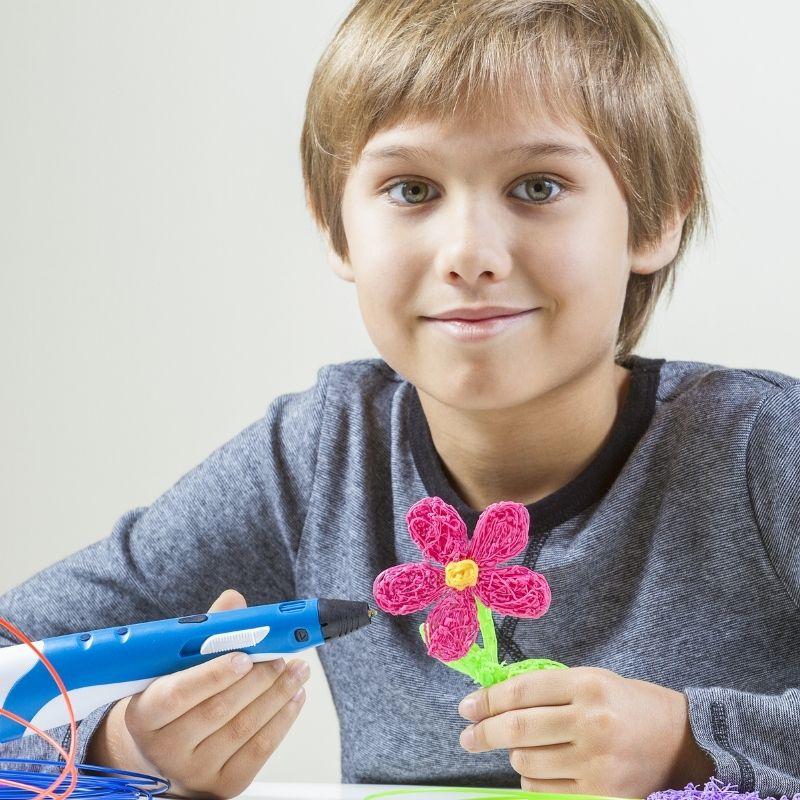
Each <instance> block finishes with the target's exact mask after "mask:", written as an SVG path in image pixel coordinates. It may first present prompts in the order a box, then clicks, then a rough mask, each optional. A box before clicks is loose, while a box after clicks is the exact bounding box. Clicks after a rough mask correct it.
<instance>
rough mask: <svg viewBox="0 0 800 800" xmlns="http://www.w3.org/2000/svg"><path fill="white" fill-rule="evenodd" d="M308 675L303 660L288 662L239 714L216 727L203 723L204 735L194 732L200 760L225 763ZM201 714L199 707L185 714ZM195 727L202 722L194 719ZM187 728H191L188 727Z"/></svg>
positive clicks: (280, 706)
mask: <svg viewBox="0 0 800 800" xmlns="http://www.w3.org/2000/svg"><path fill="white" fill-rule="evenodd" d="M303 668H305V669H303ZM308 675H309V670H308V664H306V662H305V661H302V660H299V659H298V660H293V661H290V662H289V663H288V664H287V666H286V669H284V670H283V672H282V673H281V675H280V677H278V679H277V680H276V681H275V683H274V684H273V685H272V686H271V687H270V688H268V689H267V690H266V691H264V692H262V693H261V694H259V695H258V696H257V697H256V698H254V699H253V701H252V702H251V703H250V704H249V705H246V706H244V707H243V708H242V709H241V710H240V711H239V713H237V714H230V716H229V717H228V718H227V719H226V720H225V722H224V724H217V725H216V726H215V730H209V729H208V725H207V723H206V726H205V727H206V734H205V735H203V734H200V735H199V736H198V734H197V731H196V730H195V731H193V734H194V736H193V740H194V741H197V739H198V738H199V739H202V741H200V742H199V743H198V744H197V746H196V748H195V752H196V753H197V754H198V755H199V756H200V758H201V760H202V759H203V758H208V759H210V760H211V759H213V760H214V761H216V762H218V763H220V764H224V763H225V762H226V761H227V760H228V758H230V757H231V756H232V755H233V754H234V753H235V752H236V751H237V750H239V748H241V747H242V746H243V745H244V744H245V743H246V742H247V741H248V740H249V739H251V738H252V737H253V736H254V735H256V733H257V732H258V731H259V729H260V728H262V727H264V725H265V724H266V723H267V722H269V720H270V719H272V717H274V716H275V715H276V714H278V712H280V710H281V709H282V708H283V707H284V706H285V705H286V704H287V703H288V702H289V701H290V700H291V699H292V698H293V697H294V696H295V695H296V694H297V692H298V691H299V690H300V689H301V688H302V686H303V684H304V683H305V682H306V680H308ZM235 688H236V687H232V688H231V689H228V690H227V692H225V693H224V694H223V696H222V697H223V698H225V697H226V695H230V694H231V693H232V692H233V691H234V690H235ZM226 704H227V701H226ZM203 713H204V709H203V708H202V707H200V708H197V709H195V711H193V712H192V714H189V715H187V716H188V717H195V718H197V717H202V714H203ZM194 727H195V729H197V728H201V727H203V722H202V721H201V722H195V725H194ZM188 730H191V726H189V727H188Z"/></svg>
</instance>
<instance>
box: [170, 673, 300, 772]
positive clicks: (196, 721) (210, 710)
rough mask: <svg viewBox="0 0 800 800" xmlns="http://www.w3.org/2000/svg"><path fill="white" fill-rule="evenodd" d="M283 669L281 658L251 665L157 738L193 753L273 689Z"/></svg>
mask: <svg viewBox="0 0 800 800" xmlns="http://www.w3.org/2000/svg"><path fill="white" fill-rule="evenodd" d="M285 667H286V663H285V662H284V660H283V659H282V658H279V659H275V660H273V661H264V662H261V663H256V664H253V669H252V670H250V672H249V673H248V674H247V675H245V676H244V677H243V678H242V679H241V680H240V681H236V683H234V684H233V685H231V686H229V687H228V688H227V689H225V690H224V691H222V692H220V693H219V694H215V695H213V696H212V697H209V698H208V699H207V700H204V701H203V702H202V703H200V704H199V705H197V706H195V707H194V708H191V709H189V711H187V712H186V713H185V714H183V715H182V716H180V717H178V719H176V720H173V721H172V722H171V723H170V724H169V725H167V726H166V727H164V728H162V729H160V730H159V731H158V735H159V736H162V735H163V736H168V737H169V738H170V739H171V740H175V741H180V742H182V743H183V746H184V747H185V748H186V749H187V750H189V751H193V750H195V749H196V748H197V746H198V745H199V744H200V742H202V741H203V740H204V739H206V738H207V737H208V736H211V735H212V734H214V733H215V732H216V731H218V730H220V729H221V728H223V727H225V725H227V724H228V723H229V722H230V721H231V720H232V719H233V718H234V717H236V715H237V714H239V713H241V712H242V711H243V710H244V709H246V708H247V707H248V706H249V705H250V704H251V703H253V702H254V701H255V700H257V699H258V698H259V697H260V696H261V695H262V694H263V693H264V692H267V691H269V690H271V689H273V688H274V686H275V682H276V681H277V680H278V679H279V677H280V676H281V673H282V672H283V671H284V668H285ZM264 722H266V720H262V721H261V722H260V725H263V724H264ZM260 725H259V727H260ZM253 732H255V730H254V731H253ZM251 735H252V734H251ZM210 758H211V759H212V760H215V761H217V762H218V763H222V761H224V760H225V759H220V758H219V757H217V756H215V755H214V754H210ZM225 758H227V756H225Z"/></svg>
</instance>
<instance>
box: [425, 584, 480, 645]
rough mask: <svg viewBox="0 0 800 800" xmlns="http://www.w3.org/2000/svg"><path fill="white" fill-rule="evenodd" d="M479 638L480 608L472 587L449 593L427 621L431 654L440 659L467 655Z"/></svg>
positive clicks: (427, 640)
mask: <svg viewBox="0 0 800 800" xmlns="http://www.w3.org/2000/svg"><path fill="white" fill-rule="evenodd" d="M477 638H478V609H477V607H476V605H475V597H474V595H473V593H472V590H471V589H465V590H464V591H461V592H459V591H454V590H452V589H451V590H450V591H447V592H445V594H444V596H443V597H442V599H441V600H440V601H439V603H438V604H437V605H436V607H435V608H434V609H433V611H431V613H430V614H428V620H427V622H426V623H425V641H426V642H427V645H428V654H429V655H431V656H433V657H434V658H438V659H439V660H440V661H455V660H456V659H457V658H461V657H462V656H465V655H466V654H467V652H468V650H469V649H470V647H472V645H473V644H474V643H475V641H476V639H477Z"/></svg>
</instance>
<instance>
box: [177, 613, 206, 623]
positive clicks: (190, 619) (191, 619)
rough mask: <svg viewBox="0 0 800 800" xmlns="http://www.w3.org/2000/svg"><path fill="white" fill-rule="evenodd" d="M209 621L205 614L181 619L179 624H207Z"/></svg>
mask: <svg viewBox="0 0 800 800" xmlns="http://www.w3.org/2000/svg"><path fill="white" fill-rule="evenodd" d="M207 619H208V617H207V616H206V615H205V614H192V615H191V616H190V617H181V618H180V619H179V620H178V622H205V621H206V620H207Z"/></svg>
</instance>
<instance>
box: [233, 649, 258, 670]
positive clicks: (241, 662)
mask: <svg viewBox="0 0 800 800" xmlns="http://www.w3.org/2000/svg"><path fill="white" fill-rule="evenodd" d="M231 663H232V664H233V671H234V672H235V673H236V674H237V675H244V674H245V673H246V672H249V671H250V670H251V669H252V667H253V662H252V661H251V660H250V658H249V657H248V656H246V655H245V654H244V653H237V654H236V655H235V656H234V657H233V658H232V659H231Z"/></svg>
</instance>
